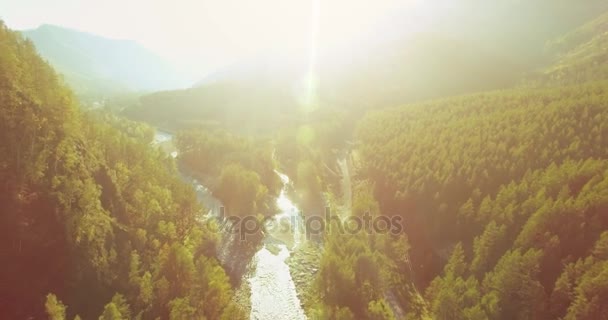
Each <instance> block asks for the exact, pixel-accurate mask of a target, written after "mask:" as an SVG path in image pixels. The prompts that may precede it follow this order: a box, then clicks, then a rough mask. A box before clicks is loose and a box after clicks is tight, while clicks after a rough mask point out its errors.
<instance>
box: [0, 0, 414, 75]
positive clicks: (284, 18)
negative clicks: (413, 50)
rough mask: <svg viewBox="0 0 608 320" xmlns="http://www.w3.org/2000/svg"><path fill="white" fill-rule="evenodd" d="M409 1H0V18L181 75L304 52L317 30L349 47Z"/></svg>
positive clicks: (319, 41) (325, 40)
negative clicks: (92, 40) (82, 38)
mask: <svg viewBox="0 0 608 320" xmlns="http://www.w3.org/2000/svg"><path fill="white" fill-rule="evenodd" d="M314 1H317V3H316V4H317V8H318V10H319V11H318V14H317V15H314V14H312V11H313V8H314V7H315V5H314ZM412 1H413V0H198V1H197V0H174V1H167V0H165V1H160V0H148V1H146V0H97V1H91V0H0V18H1V19H3V20H4V21H5V23H6V24H7V25H8V26H9V27H10V28H13V29H29V28H35V27H37V26H39V25H40V24H44V23H48V24H55V25H60V26H65V27H68V28H74V29H78V30H81V31H86V32H90V33H94V34H98V35H101V36H105V37H110V38H120V39H131V40H135V41H137V42H139V43H140V44H142V45H144V46H145V47H147V48H149V49H151V50H153V51H154V52H156V53H157V54H159V55H160V56H162V57H164V58H166V59H167V60H169V61H171V62H173V63H175V64H178V65H180V66H181V67H190V68H197V69H201V70H203V69H204V70H206V71H211V70H212V69H216V68H218V67H221V66H224V65H227V64H230V63H233V62H235V61H238V60H241V59H244V58H247V57H249V56H252V55H254V54H258V53H261V52H268V51H285V50H288V51H308V50H310V47H311V33H312V32H314V30H315V27H314V24H318V25H317V29H316V30H318V32H317V34H316V37H313V39H314V40H313V41H314V42H316V43H315V45H316V46H317V47H323V46H332V45H340V44H344V43H348V42H350V41H353V40H354V39H355V38H356V37H357V36H359V35H361V34H363V33H365V32H368V31H369V30H370V29H371V28H373V27H374V26H375V25H376V24H377V23H378V22H379V21H380V20H381V19H382V18H383V17H385V16H387V15H390V14H391V12H394V11H395V10H399V9H403V8H404V7H406V6H407V5H408V4H411V3H412ZM314 16H318V22H316V21H313V20H315V19H313V17H314Z"/></svg>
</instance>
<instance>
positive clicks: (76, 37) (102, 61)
mask: <svg viewBox="0 0 608 320" xmlns="http://www.w3.org/2000/svg"><path fill="white" fill-rule="evenodd" d="M22 33H23V35H24V36H26V37H27V38H29V39H31V40H32V41H33V42H34V44H35V45H36V49H37V50H38V52H40V55H41V56H42V57H44V58H45V59H47V60H48V61H49V62H50V63H51V65H53V67H55V68H56V69H57V70H58V71H59V72H61V73H62V74H64V75H65V78H66V80H67V82H68V83H69V84H70V85H71V86H72V87H73V88H74V89H75V91H76V92H77V93H78V94H79V95H82V96H85V97H91V96H92V97H103V96H104V95H106V96H107V95H108V94H112V93H117V92H124V91H128V90H130V91H140V90H160V89H170V88H176V87H179V86H181V85H183V84H184V83H183V82H181V81H180V79H179V77H178V75H177V74H176V72H175V70H173V69H172V68H171V67H170V66H169V65H168V64H167V62H166V61H163V60H162V59H161V58H159V57H158V56H156V55H155V54H154V53H152V52H150V51H148V50H147V49H145V48H144V47H142V46H140V45H139V44H137V43H136V42H133V41H128V40H113V39H107V38H103V37H100V36H96V35H92V34H87V33H84V32H79V31H76V30H72V29H67V28H63V27H58V26H53V25H42V26H40V27H38V28H37V29H33V30H26V31H23V32H22Z"/></svg>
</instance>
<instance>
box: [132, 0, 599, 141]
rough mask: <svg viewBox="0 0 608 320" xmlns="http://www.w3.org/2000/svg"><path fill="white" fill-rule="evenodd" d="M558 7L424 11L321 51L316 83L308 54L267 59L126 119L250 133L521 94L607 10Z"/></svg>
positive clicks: (163, 96)
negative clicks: (572, 34) (554, 45)
mask: <svg viewBox="0 0 608 320" xmlns="http://www.w3.org/2000/svg"><path fill="white" fill-rule="evenodd" d="M559 2H560V6H557V5H555V4H554V3H553V2H552V1H546V0H539V1H532V2H521V1H508V0H504V1H499V2H498V3H492V4H487V3H484V2H483V1H479V0H461V1H455V2H449V3H448V2H445V1H436V2H435V4H436V7H434V9H433V10H432V14H430V16H429V17H427V19H425V18H424V17H423V18H421V17H420V16H423V14H424V12H423V11H424V10H423V8H422V9H420V12H416V11H411V12H409V11H408V12H396V13H394V14H393V15H392V16H391V17H389V18H387V20H386V21H383V22H382V23H381V24H379V26H378V27H377V29H375V30H374V31H372V32H370V33H369V34H366V35H362V37H361V39H360V41H359V42H358V43H354V44H351V45H349V46H343V47H340V48H320V50H321V51H320V52H318V53H317V61H316V63H315V68H314V69H313V71H314V72H313V73H312V76H313V78H312V80H313V81H312V82H309V78H308V77H309V76H310V75H311V74H310V73H309V66H308V63H309V61H308V53H307V52H304V53H302V52H299V53H289V54H283V55H268V56H266V57H258V58H255V59H251V60H249V61H243V62H241V63H237V64H235V65H233V66H230V67H227V68H224V69H222V70H218V71H217V72H215V73H214V74H212V75H210V76H209V77H207V78H205V79H203V80H201V81H200V82H199V83H198V84H197V85H196V86H195V87H194V88H192V89H188V90H180V91H168V92H159V93H154V94H152V95H150V96H145V97H143V98H142V99H141V103H140V104H139V105H138V106H136V107H134V108H132V109H131V110H128V112H127V113H128V115H129V116H131V117H133V118H135V119H140V120H145V121H150V122H152V123H155V124H159V125H162V126H168V127H173V128H182V127H184V126H186V127H188V126H192V125H193V124H201V121H202V120H204V121H206V122H207V123H208V121H209V120H211V121H212V122H214V123H216V124H217V123H224V124H227V125H228V126H234V127H239V126H238V124H240V123H243V120H246V119H252V120H255V119H258V120H260V121H261V122H258V123H257V124H252V123H253V122H252V121H248V123H249V125H248V126H249V127H250V128H248V129H251V127H256V128H260V127H276V126H281V125H283V124H284V121H285V119H289V118H290V117H292V118H298V117H296V115H301V114H303V113H306V112H307V111H310V110H316V109H318V107H331V108H339V109H341V110H343V111H344V112H348V113H357V114H362V113H364V112H365V110H368V109H370V108H383V107H388V106H394V105H399V104H403V103H408V102H415V101H421V100H424V99H430V98H437V97H444V96H453V95H459V94H465V93H473V92H480V91H484V90H493V89H499V88H505V87H510V86H514V85H516V84H517V83H519V82H520V81H521V79H522V78H525V76H526V74H528V73H531V72H532V71H534V70H538V69H542V68H544V67H546V66H547V65H550V64H552V63H553V60H552V57H554V55H552V54H550V53H548V52H547V51H545V44H546V43H547V42H548V41H550V40H553V39H555V38H556V37H558V36H560V35H563V34H565V33H567V32H569V31H570V30H572V29H573V28H575V27H576V26H578V25H580V24H583V23H585V22H586V21H589V20H590V19H592V18H594V17H595V16H597V15H598V13H601V12H603V11H605V10H608V4H606V3H605V2H602V1H597V0H589V1H585V2H584V3H581V2H575V1H570V0H560V1H559ZM285 57H289V58H285ZM309 84H312V85H313V86H312V87H310V88H309V87H308V85H309ZM309 93H311V94H312V96H308V94H309ZM300 118H301V117H300ZM253 129H255V128H253Z"/></svg>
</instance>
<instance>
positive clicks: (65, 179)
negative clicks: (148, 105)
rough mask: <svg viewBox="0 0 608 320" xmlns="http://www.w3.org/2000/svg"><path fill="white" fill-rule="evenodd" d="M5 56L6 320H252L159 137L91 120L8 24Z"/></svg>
mask: <svg viewBox="0 0 608 320" xmlns="http://www.w3.org/2000/svg"><path fill="white" fill-rule="evenodd" d="M0 52H1V54H0V101H1V102H0V108H1V109H2V111H1V112H0V136H1V137H2V143H1V144H0V181H2V184H1V186H0V188H1V192H0V203H1V206H0V208H1V214H0V219H1V222H0V228H1V230H0V237H1V241H0V246H1V248H0V255H1V260H2V266H1V267H0V283H1V284H2V285H0V296H1V297H2V299H1V300H0V314H2V316H3V317H6V318H11V319H28V318H36V319H42V318H45V317H47V316H48V318H50V319H55V320H59V319H75V318H80V317H82V318H83V319H94V318H97V317H99V316H100V315H101V318H103V319H153V318H157V317H160V318H163V319H168V318H170V319H187V318H190V319H193V318H207V319H218V318H220V317H222V316H223V317H225V318H226V319H235V318H243V317H244V315H243V314H242V312H241V311H240V309H238V308H237V307H235V306H234V305H231V303H230V301H231V297H232V288H231V286H230V284H229V281H228V277H227V275H226V274H225V272H224V270H223V269H222V267H221V266H220V265H219V264H218V262H217V260H216V258H215V239H214V238H213V237H212V236H211V234H210V233H208V232H207V231H206V227H204V226H203V225H201V224H200V223H199V222H198V220H197V216H198V215H199V214H200V212H201V210H202V208H200V206H199V204H198V202H197V200H196V197H195V194H194V192H193V190H192V188H191V187H190V186H187V185H185V184H184V183H183V182H181V181H180V179H179V178H178V175H177V172H176V169H175V163H174V161H173V159H172V158H170V157H168V156H167V155H165V154H164V153H163V152H161V151H160V150H157V149H155V148H153V147H151V146H150V142H151V141H152V135H153V131H152V130H151V129H150V128H148V127H147V126H144V125H140V124H135V123H131V122H126V121H125V120H120V119H118V118H115V117H114V116H110V115H103V114H85V113H83V112H81V111H80V110H79V109H78V107H77V105H76V103H75V102H74V101H75V100H74V98H73V95H72V93H71V92H70V91H69V90H68V89H67V88H66V87H65V86H64V85H63V84H62V83H61V81H60V80H58V79H59V77H58V75H57V74H56V73H55V72H54V71H53V69H52V68H51V67H50V66H49V65H48V64H47V63H46V62H44V61H43V60H42V59H41V58H40V57H39V56H38V54H37V53H36V51H35V49H34V46H33V44H32V42H31V41H29V40H24V39H23V38H22V36H21V35H20V34H19V33H16V32H13V31H10V30H8V29H7V28H6V27H5V26H4V25H3V24H2V25H0ZM211 301H212V302H211ZM76 315H79V316H80V317H78V316H76Z"/></svg>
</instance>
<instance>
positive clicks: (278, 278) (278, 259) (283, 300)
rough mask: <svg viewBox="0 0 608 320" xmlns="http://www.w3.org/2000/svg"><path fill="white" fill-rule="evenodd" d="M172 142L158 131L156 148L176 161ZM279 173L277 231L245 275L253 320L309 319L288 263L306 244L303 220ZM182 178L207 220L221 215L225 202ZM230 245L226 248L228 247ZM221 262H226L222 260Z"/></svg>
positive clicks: (184, 175) (270, 234) (285, 178)
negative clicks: (286, 227)
mask: <svg viewBox="0 0 608 320" xmlns="http://www.w3.org/2000/svg"><path fill="white" fill-rule="evenodd" d="M172 139H173V135H172V134H170V133H168V132H163V131H160V130H157V132H156V134H155V137H154V144H156V145H159V146H161V148H163V150H165V151H167V152H168V153H169V154H171V156H172V157H174V158H176V157H177V156H178V153H177V150H175V148H174V147H173V146H172V143H171V142H172ZM276 173H277V175H278V176H279V178H280V179H281V181H282V183H283V188H282V189H281V193H280V195H279V197H278V198H277V200H276V201H277V208H278V209H279V211H280V212H279V213H277V214H276V215H275V216H274V221H275V223H276V224H275V228H273V229H272V230H271V231H270V232H268V233H267V234H266V238H265V239H264V243H263V246H262V248H261V249H260V250H258V251H257V252H256V253H255V255H254V256H253V258H252V260H251V261H250V263H249V266H250V272H247V273H245V275H244V277H245V279H243V280H244V281H247V282H248V283H249V286H250V288H251V296H250V302H251V313H250V319H260V320H262V319H263V320H266V319H272V320H283V319H285V320H290V319H296V320H297V319H306V315H305V313H304V310H303V309H302V306H301V304H300V299H299V298H298V295H297V293H296V286H295V283H294V281H293V278H292V276H291V272H290V269H289V266H288V265H287V263H286V260H287V258H289V256H290V255H291V252H292V250H294V249H295V248H297V246H298V245H299V244H300V242H301V241H302V240H303V233H302V232H301V228H300V227H301V222H302V218H301V215H300V211H299V210H298V208H297V207H296V206H295V204H294V203H293V202H292V201H291V200H290V199H289V198H288V197H287V193H288V188H289V187H290V180H289V177H288V176H287V175H285V174H282V173H280V172H278V171H277V172H276ZM180 174H181V175H182V178H183V179H184V180H186V181H188V182H189V183H191V184H192V185H193V186H194V188H195V190H196V193H197V197H198V199H199V201H200V202H201V204H202V205H203V206H205V207H206V208H208V209H209V212H208V213H207V216H212V215H216V214H217V213H219V208H220V207H221V202H220V201H219V200H218V199H217V198H215V197H213V195H212V193H211V191H210V190H209V189H208V188H206V187H205V186H203V185H202V184H201V183H199V182H198V181H197V180H196V179H194V178H193V177H191V176H189V175H188V173H187V172H183V171H182V172H180ZM201 218H203V217H201ZM276 226H289V227H290V228H288V230H287V231H286V230H279V229H280V228H276ZM277 239H281V240H277ZM233 240H234V239H233ZM227 243H230V241H227ZM226 245H227V244H224V246H226ZM224 249H225V248H218V251H219V252H224V254H225V252H227V251H228V250H224ZM220 260H222V259H221V257H220Z"/></svg>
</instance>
